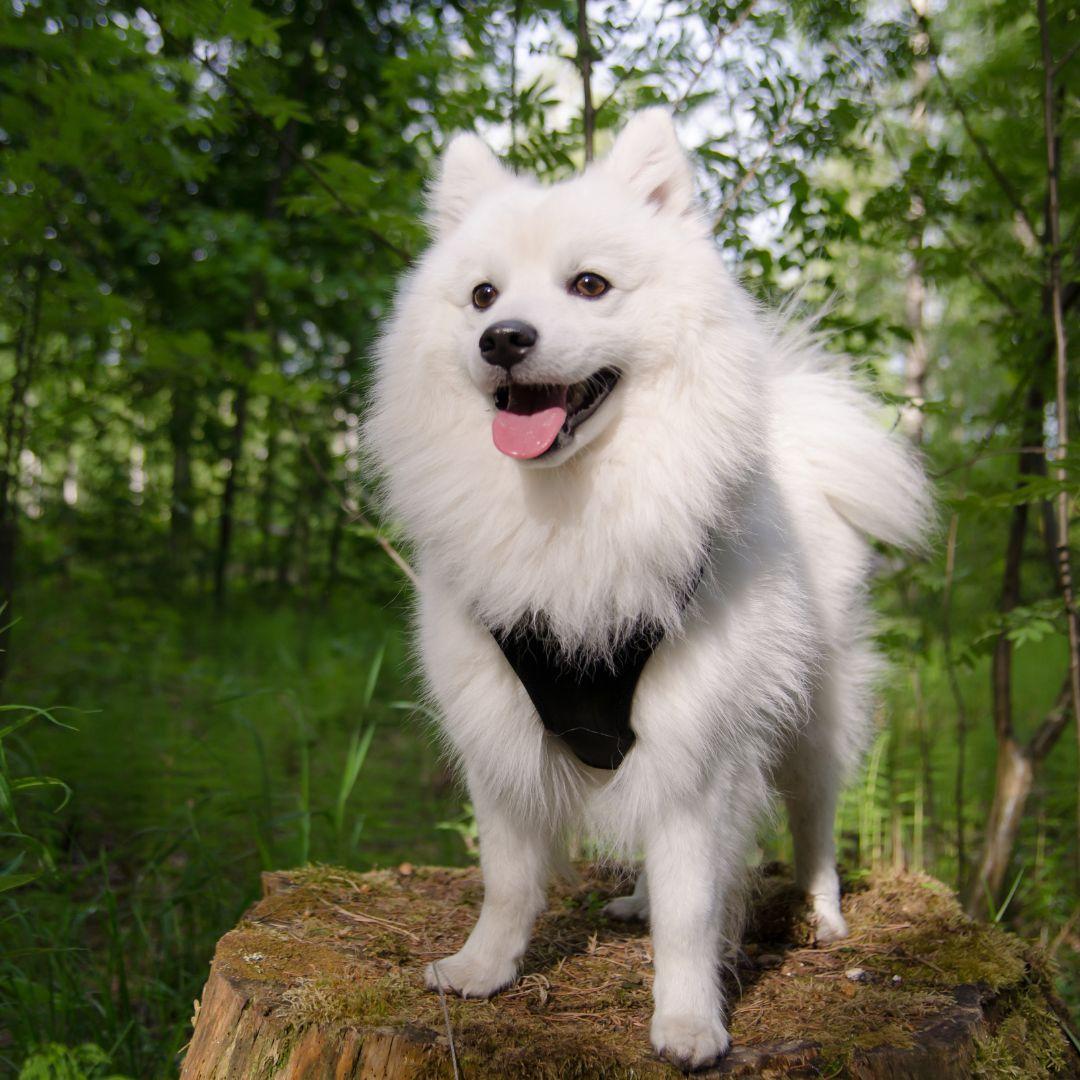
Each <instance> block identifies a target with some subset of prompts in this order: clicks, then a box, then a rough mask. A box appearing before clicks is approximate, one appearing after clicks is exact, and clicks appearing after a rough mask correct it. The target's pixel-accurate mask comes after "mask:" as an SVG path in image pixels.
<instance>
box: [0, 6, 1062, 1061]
mask: <svg viewBox="0 0 1080 1080" xmlns="http://www.w3.org/2000/svg"><path fill="white" fill-rule="evenodd" d="M1078 44H1080V9H1078V8H1077V7H1076V6H1075V4H1072V3H1070V2H1068V0H949V2H945V0H903V2H901V0H791V2H784V0H730V2H724V0H719V2H704V3H688V4H674V3H667V2H662V0H631V2H629V3H624V2H617V0H612V2H596V0H593V2H588V3H586V2H584V0H579V2H576V3H575V2H566V0H562V2H555V0H553V2H549V3H532V2H525V0H519V2H514V3H484V2H460V3H446V4H424V3H417V4H403V3H379V2H365V0H268V2H256V0H227V2H217V0H160V2H158V3H156V4H154V5H153V6H152V7H146V8H143V7H138V6H134V5H133V4H129V3H124V2H123V0H98V2H96V3H95V2H92V0H37V2H35V0H2V5H0V592H2V600H3V603H4V605H5V606H4V612H3V616H2V626H3V630H2V631H0V647H2V649H3V651H2V652H0V678H2V691H0V695H2V696H0V710H2V711H0V821H2V824H0V890H2V891H0V1010H2V1011H0V1069H10V1071H11V1072H12V1073H13V1074H19V1073H20V1072H21V1074H22V1075H24V1076H26V1077H46V1076H69V1077H71V1078H73V1080H78V1078H79V1077H99V1076H104V1075H112V1076H129V1077H139V1078H143V1077H151V1076H168V1075H173V1074H174V1073H175V1070H176V1063H177V1060H178V1059H177V1055H178V1053H179V1052H180V1050H181V1048H182V1047H183V1046H184V1044H185V1042H186V1041H187V1038H188V1037H189V1032H190V1027H189V1018H190V1015H191V1007H192V1001H193V999H194V998H195V997H196V996H197V994H198V993H199V990H200V987H201V984H202V982H203V980H204V978H205V975H206V972H207V965H208V963H209V959H210V956H211V954H212V950H213V945H214V942H215V940H216V938H217V937H218V936H219V935H220V934H221V933H222V932H223V931H224V930H226V929H227V928H228V927H229V926H231V925H232V923H233V922H234V921H235V919H236V917H237V916H238V914H239V913H240V911H241V910H242V909H243V907H244V906H245V904H246V903H248V902H249V901H250V900H251V898H252V897H253V895H254V894H255V890H256V888H257V884H258V872H259V871H260V870H261V869H269V868H280V867H286V866H290V865H295V864H298V863H304V862H307V861H311V860H322V861H335V862H341V863H345V864H347V865H349V866H352V867H360V868H367V867H370V866H373V865H384V866H385V865H396V864H398V863H399V862H401V861H403V860H409V861H412V862H415V863H420V862H441V863H463V862H467V861H468V860H470V859H472V858H474V857H475V837H474V834H473V830H472V823H471V817H470V814H469V809H468V807H467V805H465V804H464V803H463V796H462V794H461V792H460V789H459V788H458V787H457V786H456V785H455V783H454V781H453V778H452V777H451V776H449V775H448V774H447V772H446V771H445V769H444V767H443V766H442V765H441V764H440V761H439V758H438V755H437V753H436V751H435V750H434V748H433V747H432V745H431V742H430V739H429V737H428V735H427V732H426V724H427V722H428V720H429V719H430V718H429V717H427V716H425V714H424V710H423V709H422V708H420V707H419V706H417V705H414V704H412V702H414V701H415V700H416V698H417V693H418V691H417V687H416V685H415V682H414V681H413V677H412V676H411V675H410V673H409V667H408V656H407V631H406V623H407V617H408V610H409V606H410V600H411V589H412V585H411V581H410V579H409V575H408V573H407V563H406V564H405V565H403V562H402V557H403V558H404V559H405V560H407V559H408V555H409V553H408V551H407V549H406V548H405V547H404V546H403V545H402V544H401V543H400V538H399V537H398V536H397V535H396V534H395V529H394V523H393V522H392V521H379V519H378V517H377V511H376V508H375V507H374V506H373V504H372V499H371V492H372V484H373V477H371V476H370V475H369V474H368V472H367V471H366V469H365V465H364V463H363V461H362V460H361V457H360V455H359V441H358V425H359V423H360V418H361V416H362V414H363V409H364V398H365V386H366V379H367V374H368V371H369V356H370V346H371V343H372V340H373V335H374V334H375V333H376V329H377V327H378V324H379V320H380V319H381V318H382V317H383V315H384V313H385V312H386V309H387V304H388V299H389V297H390V294H391V290H392V287H393V283H394V280H395V278H396V277H397V276H398V275H399V274H400V273H401V272H402V271H403V270H404V269H405V268H406V267H407V266H408V264H409V262H410V260H411V259H412V258H413V257H414V256H415V254H416V253H417V252H418V251H420V250H421V249H422V247H423V245H424V243H425V242H426V241H425V236H424V233H423V229H422V224H421V213H422V208H423V189H424V183H425V181H426V180H427V179H428V178H429V177H430V175H431V172H432V169H433V166H434V163H435V162H436V160H437V157H438V154H439V151H440V149H441V148H442V147H443V146H444V145H445V143H446V141H447V139H448V137H449V136H450V135H451V134H452V133H453V132H454V131H456V130H459V129H475V130H478V131H479V132H481V133H482V134H483V135H484V136H485V137H486V138H488V140H489V141H490V142H491V143H492V145H493V146H494V147H495V148H496V149H498V150H499V151H500V152H501V153H502V154H503V155H504V156H505V159H506V160H507V161H508V163H509V164H510V165H511V166H512V167H514V168H520V169H527V170H530V171H536V172H538V173H540V174H541V175H542V176H543V177H545V178H558V177H561V176H566V175H569V174H570V173H572V172H574V171H575V170H577V169H580V168H581V167H582V165H583V164H584V163H585V162H586V161H588V160H589V159H590V158H591V157H592V156H593V154H594V153H595V154H597V155H599V154H602V153H603V151H604V149H605V148H606V147H607V146H608V145H609V144H610V142H611V139H612V136H613V132H614V131H615V130H617V128H618V126H619V125H620V124H621V123H622V121H623V119H624V118H625V117H626V116H627V114H629V113H630V112H632V111H633V110H634V109H636V108H638V107H641V106H645V105H650V104H658V103H662V104H666V105H667V106H668V107H669V108H671V109H673V110H674V112H675V114H676V118H677V122H678V125H679V127H680V131H681V134H682V137H683V139H684V141H685V142H686V144H687V146H688V148H689V149H690V151H691V152H692V154H693V157H694V161H695V163H696V167H697V176H698V181H699V185H700V193H701V200H702V205H703V207H704V208H705V212H706V214H707V215H708V218H709V220H711V221H712V222H714V232H715V235H716V241H717V244H718V245H719V247H720V250H721V251H722V252H723V254H724V257H725V258H726V259H728V260H729V262H730V264H731V266H732V268H733V269H734V270H735V271H736V272H737V273H738V274H739V276H740V277H741V279H742V280H743V281H744V282H745V284H746V287H747V288H748V289H749V290H750V291H751V292H752V293H753V294H754V295H756V296H758V297H760V298H761V299H762V300H763V301H766V302H769V303H783V302H789V303H790V298H791V296H792V295H796V296H797V298H798V299H797V305H798V306H799V307H801V308H805V309H806V310H808V311H813V310H815V309H816V308H818V307H820V306H822V305H824V307H825V311H826V314H825V316H824V318H823V320H822V322H821V324H820V325H821V327H822V330H823V331H824V332H825V333H826V334H827V336H828V342H829V348H830V349H832V350H834V351H835V352H836V353H837V354H844V353H846V354H847V355H848V356H850V357H851V358H852V359H853V361H854V363H855V364H856V366H857V367H858V368H859V369H860V370H861V371H863V372H864V373H865V374H866V376H867V377H868V378H869V379H871V380H872V381H873V383H874V385H875V386H876V387H877V389H878V391H879V393H880V396H881V413H882V423H883V424H886V425H898V426H899V427H900V428H901V429H902V431H903V432H904V434H905V435H906V437H907V438H909V439H911V440H912V441H913V442H914V443H916V444H918V445H919V446H920V447H921V449H922V451H923V453H924V454H925V457H926V461H927V464H928V468H929V469H930V471H931V472H932V474H933V475H934V477H935V479H936V481H937V483H938V487H939V491H940V499H941V528H940V530H939V535H938V537H937V540H936V543H935V546H934V549H933V551H932V552H931V553H930V554H929V555H928V556H926V557H922V558H917V559H905V558H902V557H900V556H899V555H897V554H896V553H895V552H890V551H886V550H882V552H881V556H880V559H879V572H878V574H877V576H876V580H875V584H874V591H875V599H876V605H877V609H878V611H879V612H880V621H879V626H878V636H879V639H880V642H881V645H882V647H883V649H884V650H885V651H886V652H887V654H888V655H889V657H890V659H891V661H892V665H891V672H890V675H889V677H888V679H887V681H886V685H885V688H884V693H883V696H882V703H881V708H880V714H879V716H878V728H877V731H878V734H877V738H876V740H875V743H874V746H873V750H872V753H871V754H870V756H869V759H868V761H867V765H866V768H865V770H864V773H863V774H862V776H861V777H860V779H859V781H858V783H857V784H856V785H855V786H854V787H853V788H852V790H851V792H850V793H849V795H848V796H847V798H846V800H845V803H844V806H843V812H842V815H841V821H840V825H839V831H840V840H841V851H842V858H843V861H844V864H845V866H846V868H847V870H848V872H849V873H851V874H858V873H860V872H863V871H865V870H867V869H869V868H872V867H875V866H880V865H883V864H884V865H903V866H908V867H915V868H925V869H926V870H928V871H929V872H931V873H933V874H936V875H937V876H939V877H940V878H942V879H943V880H944V881H946V882H948V883H950V884H951V885H953V886H954V887H956V888H957V889H958V890H959V891H960V892H961V894H962V895H963V897H964V899H965V903H966V905H967V907H968V910H969V911H970V912H971V913H972V914H973V915H974V916H976V917H978V918H986V919H992V920H996V921H1000V922H1003V923H1005V924H1007V925H1008V926H1009V927H1010V928H1012V929H1015V930H1016V931H1018V932H1020V933H1022V934H1025V935H1027V936H1029V937H1032V938H1035V939H1038V940H1040V941H1041V942H1042V943H1043V945H1044V946H1045V947H1046V948H1047V950H1048V951H1049V952H1050V953H1051V954H1052V955H1053V956H1054V957H1055V959H1056V961H1057V963H1058V965H1059V972H1060V977H1059V986H1060V989H1061V992H1062V993H1063V995H1064V996H1065V997H1066V999H1067V1000H1068V1001H1069V1002H1070V1003H1071V1005H1072V1006H1073V1007H1074V1008H1075V1007H1076V1006H1077V1005H1080V925H1078V919H1080V891H1078V888H1077V882H1078V879H1080V862H1078V859H1080V856H1078V851H1077V814H1078V802H1077V781H1078V769H1077V726H1076V720H1075V718H1076V714H1077V711H1078V706H1080V664H1078V657H1080V646H1078V635H1077V628H1076V609H1075V602H1074V595H1073V583H1072V578H1073V572H1074V571H1073V556H1072V551H1071V542H1072V541H1073V540H1074V539H1075V530H1074V529H1072V528H1071V523H1072V519H1073V515H1074V512H1075V503H1076V499H1077V496H1078V495H1080V472H1078V471H1077V469H1078V467H1080V456H1078V455H1077V454H1076V453H1075V452H1071V451H1070V446H1071V445H1072V444H1070V442H1069V435H1070V434H1075V432H1076V424H1077V419H1078V417H1077V404H1078V401H1080V397H1078V392H1080V387H1078V383H1077V375H1076V372H1075V370H1074V366H1071V365H1070V362H1069V361H1070V358H1071V357H1072V356H1075V342H1076V340H1077V337H1078V327H1077V307H1078V304H1077V300H1078V299H1080V215H1078V214H1077V194H1078V188H1080V155H1078V153H1077V151H1078V149H1080V147H1078V140H1077V135H1078V123H1080V121H1078V115H1077V109H1076V105H1077V89H1078V85H1080V59H1078V58H1077V57H1076V52H1077V47H1078ZM838 362H839V359H838ZM1070 643H1071V644H1070ZM761 847H762V857H763V858H766V857H767V858H772V857H780V858H784V857H786V856H788V855H789V851H788V841H787V839H786V838H785V836H784V835H783V834H777V835H764V836H763V837H762V841H761Z"/></svg>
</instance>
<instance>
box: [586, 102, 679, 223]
mask: <svg viewBox="0 0 1080 1080" xmlns="http://www.w3.org/2000/svg"><path fill="white" fill-rule="evenodd" d="M601 168H603V169H604V170H606V171H607V172H609V173H610V174H612V175H613V176H617V177H618V178H619V179H620V180H622V181H624V182H625V183H627V184H629V185H630V187H631V188H632V189H633V191H634V192H635V194H637V195H638V197H639V198H641V199H642V201H644V202H646V203H649V204H650V205H652V206H655V207H656V208H657V209H658V210H662V211H664V212H665V213H670V214H685V213H687V212H688V211H689V210H690V209H691V207H692V205H693V199H694V177H693V173H692V172H691V170H690V162H689V161H688V160H687V157H686V154H685V153H684V152H683V148H682V147H681V146H680V145H679V140H678V138H677V137H676V135H675V125H674V124H673V123H672V122H671V115H670V113H669V112H668V111H667V109H664V108H659V107H658V108H653V109H645V110H644V111H642V112H639V113H637V114H636V115H635V116H634V117H633V118H632V119H631V120H630V122H629V123H628V124H627V125H626V127H624V128H623V129H622V131H621V132H620V133H619V136H618V138H617V139H616V140H615V145H614V146H613V147H612V148H611V153H610V154H608V156H607V157H606V158H605V159H604V161H603V163H602V165H601Z"/></svg>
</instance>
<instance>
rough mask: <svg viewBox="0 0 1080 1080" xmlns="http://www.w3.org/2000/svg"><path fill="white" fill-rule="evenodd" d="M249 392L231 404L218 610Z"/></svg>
mask: <svg viewBox="0 0 1080 1080" xmlns="http://www.w3.org/2000/svg"><path fill="white" fill-rule="evenodd" d="M247 407H248V389H247V385H246V384H243V383H242V384H241V385H240V386H238V387H237V389H236V398H235V400H234V402H233V427H232V436H231V439H230V441H229V456H228V458H227V459H226V460H227V463H228V470H229V471H228V474H227V475H226V477H225V489H224V491H223V492H222V494H221V516H220V518H219V520H218V542H217V554H216V556H215V559H214V602H215V603H216V604H217V606H218V607H219V608H221V607H224V605H225V592H226V588H227V575H228V572H229V556H230V554H231V552H232V537H233V516H234V513H235V507H236V491H237V488H238V486H239V483H240V480H239V477H240V460H241V456H242V454H243V451H244V434H245V431H246V430H247Z"/></svg>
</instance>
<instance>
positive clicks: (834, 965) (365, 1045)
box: [181, 864, 1080, 1080]
mask: <svg viewBox="0 0 1080 1080" xmlns="http://www.w3.org/2000/svg"><path fill="white" fill-rule="evenodd" d="M757 884H758V888H757V889H755V891H754V895H755V897H756V899H755V902H754V907H753V911H752V918H751V920H750V924H749V931H748V935H747V941H746V944H745V951H744V953H743V954H742V956H741V958H740V960H739V962H738V965H737V967H738V971H737V974H736V973H733V974H732V977H731V978H730V979H729V980H728V988H729V1000H730V1008H729V1014H730V1015H729V1027H730V1029H731V1032H732V1036H733V1040H734V1048H733V1049H732V1051H731V1052H730V1053H729V1054H728V1056H727V1057H726V1058H724V1059H723V1061H722V1062H721V1063H720V1064H719V1066H717V1067H716V1068H714V1069H710V1070H708V1071H707V1072H706V1073H703V1074H698V1075H704V1076H709V1077H722V1076H723V1077H734V1076H738V1077H760V1076H774V1077H780V1076H817V1075H830V1076H839V1075H843V1076H849V1077H858V1078H862V1080H874V1078H879V1077H880V1078H886V1077H888V1078H890V1080H893V1078H897V1077H905V1078H914V1080H918V1078H920V1077H926V1078H928V1080H930V1078H932V1080H950V1078H956V1080H959V1078H961V1077H968V1076H971V1075H972V1072H973V1068H974V1066H975V1062H976V1060H977V1058H978V1055H979V1054H980V1047H981V1046H984V1045H987V1044H988V1041H989V1040H991V1039H992V1040H993V1054H994V1058H993V1060H994V1063H995V1064H996V1065H1000V1066H1001V1067H1002V1068H1004V1069H1006V1070H1007V1075H1010V1076H1012V1075H1015V1076H1029V1075H1040V1074H1041V1070H1043V1069H1045V1067H1046V1066H1047V1065H1048V1064H1049V1063H1050V1061H1051V1059H1052V1058H1053V1057H1054V1056H1056V1057H1057V1060H1058V1061H1061V1062H1065V1063H1066V1068H1065V1070H1064V1073H1065V1074H1067V1075H1075V1074H1076V1070H1077V1069H1078V1068H1080V1057H1078V1056H1077V1055H1076V1053H1075V1051H1073V1050H1072V1048H1071V1046H1070V1044H1069V1042H1068V1040H1067V1039H1066V1036H1065V1035H1064V1033H1063V1032H1062V1030H1061V1027H1060V1023H1059V1021H1060V1020H1061V1019H1063V1018H1064V1012H1063V1009H1062V1007H1061V1006H1059V1004H1058V1003H1057V1002H1056V1000H1055V999H1054V997H1053V991H1052V990H1051V988H1050V978H1049V976H1048V975H1047V974H1046V970H1045V967H1044V961H1043V959H1042V957H1041V955H1040V954H1039V953H1038V952H1037V951H1036V950H1035V949H1034V948H1032V947H1029V946H1027V945H1025V944H1024V943H1023V942H1021V941H1019V940H1018V939H1016V938H1015V937H1013V936H1011V935H1009V934H1006V933H1005V932H1004V931H1002V930H1000V929H999V928H997V927H987V926H984V925H979V924H977V923H974V922H971V921H970V920H968V919H966V918H965V917H964V916H963V915H962V914H961V912H960V911H959V908H958V907H957V904H956V901H955V900H954V899H953V897H952V895H951V894H950V893H949V892H948V890H947V889H946V888H945V887H944V886H942V885H940V884H939V883H937V882H934V881H933V880H932V879H930V878H928V877H926V876H925V875H922V874H902V873H901V874H897V873H887V874H882V875H878V876H877V877H875V878H873V879H871V881H870V882H868V883H866V884H865V885H861V886H860V887H859V888H858V889H857V890H856V891H853V892H851V893H850V894H848V895H846V896H845V900H844V909H845V914H846V916H847V918H848V922H849V924H850V926H851V930H852V934H851V937H850V939H849V940H848V941H846V942H845V943H844V945H843V948H840V949H837V948H824V949H818V948H814V947H812V944H811V936H812V932H811V930H810V928H809V926H808V924H807V923H806V922H805V920H804V917H803V903H802V900H801V898H800V897H799V896H798V895H797V893H796V891H795V889H794V887H793V885H792V884H791V881H790V879H789V878H788V877H787V875H786V873H784V872H783V871H782V868H779V867H777V866H775V865H773V866H770V867H766V868H765V870H764V871H763V872H762V873H761V875H760V877H759V879H758V882H757ZM626 887H627V882H626V878H625V874H620V873H619V872H618V871H616V870H613V869H612V868H610V867H608V868H607V869H600V868H597V867H588V866H586V867H582V868H581V875H580V877H579V879H578V880H576V881H575V882H574V883H568V882H564V883H562V884H559V885H557V886H556V888H555V895H554V896H553V897H552V903H551V905H550V907H549V909H548V911H547V913H546V914H544V915H543V916H541V918H540V920H539V922H538V924H537V928H536V933H535V937H534V941H533V944H532V947H531V948H530V951H529V953H528V954H527V956H526V958H525V963H524V973H523V974H522V976H521V977H520V978H519V979H518V981H517V982H516V983H515V984H514V985H513V986H511V987H510V988H508V989H507V990H505V991H504V992H503V993H501V994H500V995H498V996H497V997H495V998H493V999H492V1000H491V1001H461V1000H459V999H458V998H456V997H450V998H447V999H446V1000H445V1004H444V1002H443V1001H442V1000H440V997H439V995H437V994H435V993H432V992H430V991H428V990H426V989H425V988H424V986H423V982H422V978H421V971H422V969H423V966H424V965H425V964H426V963H428V962H429V961H432V960H438V959H439V958H441V957H445V956H446V955H448V954H449V953H452V952H454V951H455V950H457V949H459V948H460V947H461V945H462V943H463V942H464V939H465V936H466V934H467V933H468V930H469V927H470V926H471V924H472V922H473V920H474V919H475V917H476V913H477V907H478V904H479V900H480V897H481V893H482V885H481V882H480V877H479V872H478V870H477V869H475V868H472V869H467V870H451V869H441V868H423V867H421V868H414V867H412V866H410V865H408V864H404V865H403V866H401V867H400V868H399V869H398V870H397V871H375V872H372V873H368V874H354V873H350V872H348V871H345V870H337V869H334V868H333V867H327V866H317V867H310V868H307V869H304V870H298V871H294V872H291V873H270V874H264V875H263V889H264V898H263V900H261V901H260V902H259V903H257V904H256V905H255V906H254V907H252V908H251V909H250V910H249V911H248V912H247V913H246V914H245V915H244V917H243V918H242V919H241V921H240V924H239V925H238V926H237V927H236V928H235V929H234V930H232V931H230V932H229V933H228V934H226V935H225V936H224V937H223V938H222V939H221V941H220V942H219V943H218V947H217V952H216V955H215V957H214V962H213V966H212V968H211V971H210V977H209V980H208V982H207V984H206V988H205V990H204V991H203V995H202V999H201V1001H200V1002H199V1003H197V1005H196V1015H195V1019H194V1024H195V1030H194V1034H193V1036H192V1039H191V1043H190V1045H189V1047H188V1051H187V1055H186V1057H185V1059H184V1063H183V1067H182V1072H181V1080H224V1078H236V1080H241V1078H245V1077H251V1076H259V1077H267V1078H270V1077H278V1078H293V1080H299V1078H301V1077H303V1078H315V1077H319V1078H323V1077H325V1078H328V1080H329V1078H334V1080H350V1078H364V1080H375V1078H376V1077H377V1078H379V1080H403V1078H404V1080H414V1078H421V1077H422V1078H424V1080H433V1078H436V1077H444V1078H448V1080H449V1078H450V1077H453V1076H455V1075H459V1076H463V1077H475V1078H479V1077H501V1078H512V1077H521V1078H526V1077H527V1078H535V1077H540V1076H544V1077H561V1076H575V1077H578V1078H580V1080H588V1078H597V1080H599V1078H600V1077H609V1076H639V1077H642V1078H646V1077H652V1078H660V1077H672V1078H673V1080H674V1078H675V1077H677V1076H679V1075H681V1074H680V1072H679V1071H678V1070H676V1069H675V1068H673V1067H670V1066H667V1065H665V1064H663V1063H661V1062H659V1061H658V1060H657V1059H656V1057H655V1055H654V1054H653V1052H652V1050H651V1048H650V1046H649V1039H648V1032H649V1017H650V1013H651V1010H652V1001H651V983H652V956H651V950H650V947H649V941H648V937H647V935H646V932H645V930H644V928H643V927H642V926H640V925H632V924H627V923H620V922H615V921H613V920H610V919H606V918H604V917H603V916H602V915H601V914H600V913H599V911H600V904H601V902H602V901H603V900H604V899H606V898H608V897H610V896H611V895H613V894H615V893H618V892H623V891H625V889H626ZM1059 1009H1061V1011H1060V1012H1059ZM1035 1033H1038V1038H1035V1037H1033V1036H1034V1034H1035ZM1005 1074H1006V1073H1003V1075H1005Z"/></svg>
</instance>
